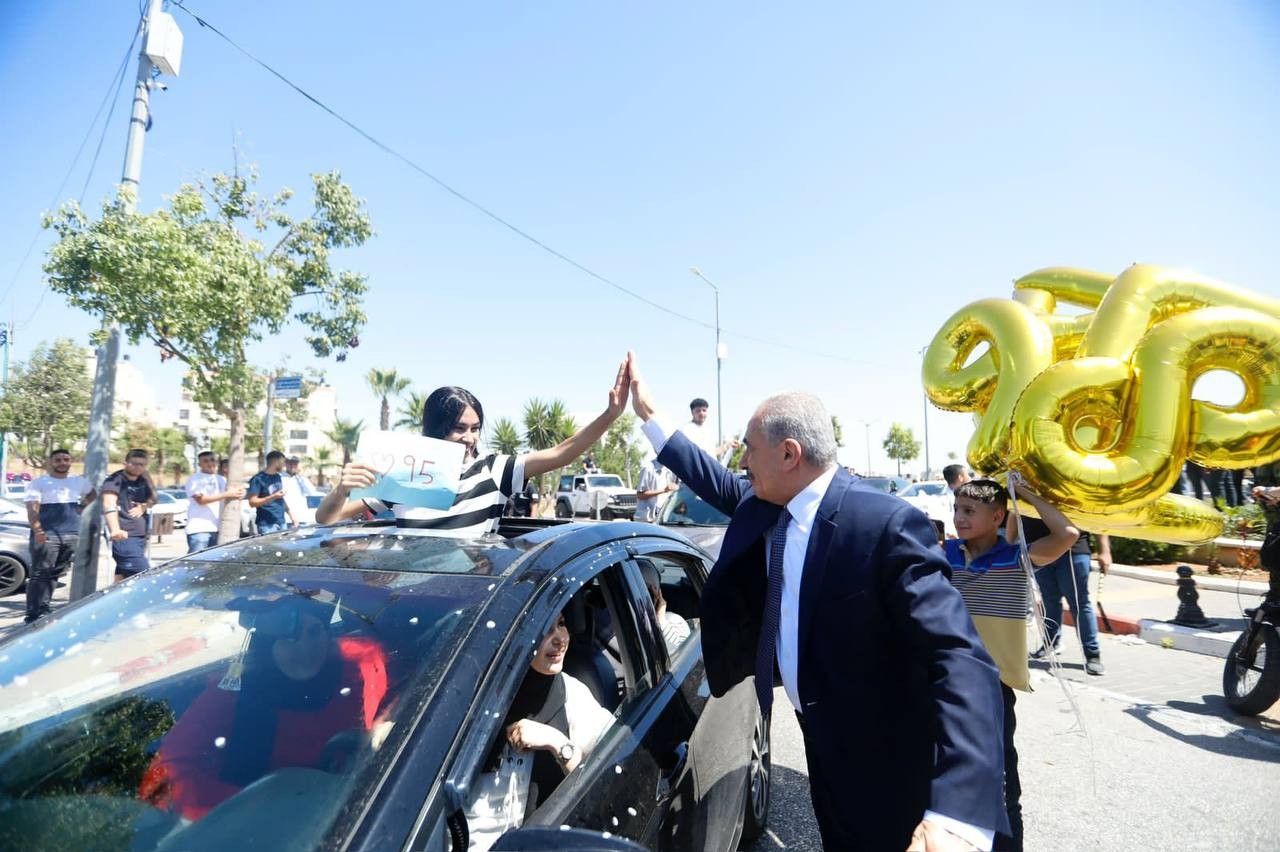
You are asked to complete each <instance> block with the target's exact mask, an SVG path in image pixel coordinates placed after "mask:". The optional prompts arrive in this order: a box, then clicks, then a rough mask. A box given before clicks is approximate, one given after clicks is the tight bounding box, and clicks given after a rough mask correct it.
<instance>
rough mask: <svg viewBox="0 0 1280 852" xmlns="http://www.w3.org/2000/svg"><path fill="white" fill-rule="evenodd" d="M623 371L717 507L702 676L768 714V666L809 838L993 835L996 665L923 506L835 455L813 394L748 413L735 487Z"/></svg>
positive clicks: (940, 840)
mask: <svg viewBox="0 0 1280 852" xmlns="http://www.w3.org/2000/svg"><path fill="white" fill-rule="evenodd" d="M630 369H631V379H632V385H631V389H632V404H633V406H634V408H635V411H636V414H637V415H638V416H639V417H640V419H641V420H643V421H644V427H643V428H644V432H645V434H646V436H648V438H649V440H650V441H651V442H652V443H653V445H654V449H655V450H656V451H657V452H658V459H659V461H661V462H662V463H663V464H664V465H666V466H667V467H668V468H670V469H671V470H672V471H673V472H674V473H676V475H678V476H679V477H680V479H681V480H683V481H684V482H685V483H686V484H688V485H689V487H690V488H692V489H693V490H694V492H696V493H697V494H698V496H700V497H701V498H702V499H703V500H706V501H707V502H708V503H710V504H711V505H713V506H715V507H716V508H717V509H719V510H720V511H722V512H724V513H725V514H727V515H729V516H730V518H731V520H730V523H729V528H728V530H727V531H726V533H725V537H724V542H723V544H722V546H721V549H720V557H719V559H718V560H717V562H716V565H715V567H714V569H713V570H712V572H711V576H710V577H709V578H708V580H707V584H706V587H705V589H704V590H703V595H702V612H701V616H702V648H703V656H704V659H705V661H706V667H707V677H708V680H709V682H710V685H711V690H712V692H713V693H714V694H716V695H723V694H724V693H725V692H726V691H728V690H729V689H730V688H732V687H733V686H734V685H735V684H737V683H740V682H741V681H743V680H745V679H746V678H748V677H752V676H755V678H756V694H757V696H758V697H759V699H760V704H761V708H762V710H764V711H765V712H766V713H767V712H769V711H770V709H771V707H772V704H773V695H774V692H773V683H774V675H775V664H776V671H778V672H780V674H781V680H782V684H781V685H782V687H783V688H784V691H785V694H786V698H787V700H788V701H789V703H790V704H791V705H792V706H793V708H794V709H795V711H796V713H797V716H798V717H799V719H800V724H801V728H802V730H803V732H804V741H805V755H806V758H807V761H808V766H809V784H810V791H811V795H812V799H813V808H814V812H815V814H816V815H817V818H818V826H819V828H820V830H821V832H822V842H823V845H824V847H825V848H827V849H828V850H846V849H848V850H860V849H866V850H875V852H880V850H901V849H907V848H908V846H909V848H910V849H920V850H952V849H961V850H967V849H984V850H989V849H991V844H992V837H993V834H994V833H995V832H1001V833H1004V832H1007V831H1008V819H1007V817H1006V815H1005V808H1004V797H1003V787H1002V784H1003V765H1004V759H1003V747H1002V743H1003V729H1002V719H1003V713H1004V710H1003V704H1002V703H1001V697H1000V681H999V675H998V673H997V670H996V667H995V665H994V663H993V662H992V660H991V657H990V656H989V655H988V654H987V652H986V650H985V649H984V648H983V647H982V643H981V641H980V640H979V639H978V635H977V632H976V631H975V630H974V627H973V623H972V621H971V620H970V618H969V614H968V612H967V610H966V609H965V605H964V602H963V601H962V600H961V598H960V595H959V593H958V592H956V590H955V588H954V587H953V586H952V585H951V582H950V580H949V576H950V569H949V568H948V565H947V561H946V559H945V558H944V557H943V554H942V551H941V549H939V548H938V546H937V536H936V535H935V533H934V530H933V527H932V526H931V525H930V523H929V521H928V519H927V518H926V517H925V516H924V515H923V514H922V513H921V512H920V511H919V510H917V509H915V508H914V507H912V506H911V505H910V504H908V503H906V502H905V501H903V500H900V499H899V498H897V497H894V496H892V495H889V494H884V493H881V492H879V491H876V490H874V489H871V488H868V487H866V486H863V485H861V484H859V483H857V481H856V480H854V479H853V478H852V477H850V476H849V475H848V474H847V473H846V472H845V471H844V470H843V469H842V468H839V467H838V466H837V465H836V458H835V454H836V446H835V437H834V434H833V432H832V428H831V418H830V416H829V415H828V414H827V412H826V409H825V408H824V407H823V405H822V403H821V402H820V401H819V400H818V399H817V398H816V397H812V396H809V395H806V394H784V395H781V396H777V397H772V398H770V399H768V400H765V402H764V403H762V404H761V405H760V407H759V408H758V409H756V412H755V414H754V415H753V416H752V418H751V420H750V422H749V423H748V424H747V431H746V436H745V443H746V448H747V449H746V454H745V455H744V456H743V461H742V464H743V467H745V468H746V469H747V470H748V479H749V484H748V483H747V482H743V481H742V480H741V479H739V478H738V477H736V476H734V475H733V474H732V473H730V472H729V471H728V470H726V469H725V468H724V467H722V466H721V465H720V464H719V463H718V462H716V460H715V459H713V458H712V457H711V456H709V455H707V454H706V453H705V452H703V451H701V450H699V449H698V448H697V447H695V446H694V445H693V444H692V442H690V441H689V440H688V439H687V438H686V437H685V436H684V435H682V434H680V433H678V432H676V431H674V430H672V429H669V428H668V425H667V424H666V423H665V422H664V421H663V419H662V418H661V417H656V416H655V413H656V412H655V408H654V405H653V402H652V399H651V397H650V395H649V391H648V389H647V387H646V386H645V383H644V381H643V380H642V378H641V377H640V373H639V370H638V368H637V366H636V364H635V359H634V356H632V360H631V367H630ZM771 579H772V582H770V580H771Z"/></svg>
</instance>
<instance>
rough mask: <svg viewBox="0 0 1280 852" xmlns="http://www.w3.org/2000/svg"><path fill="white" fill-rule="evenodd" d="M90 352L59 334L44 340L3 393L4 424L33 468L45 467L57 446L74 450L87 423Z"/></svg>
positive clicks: (18, 366) (0, 426) (0, 416)
mask: <svg viewBox="0 0 1280 852" xmlns="http://www.w3.org/2000/svg"><path fill="white" fill-rule="evenodd" d="M88 357H89V353H88V351H87V350H85V349H84V348H83V347H80V346H77V345H76V344H75V343H73V342H72V341H71V340H69V339H68V338H65V337H60V338H58V339H57V340H55V341H54V342H53V344H52V345H49V344H47V343H41V344H40V345H39V346H37V347H36V348H35V349H34V350H32V352H31V357H30V358H28V359H27V360H26V362H24V363H19V364H16V365H14V367H13V374H12V375H10V376H9V381H8V382H7V383H6V384H5V386H4V396H3V397H0V429H3V430H4V431H6V432H8V433H9V434H10V435H11V436H12V437H13V439H14V441H13V447H14V449H15V451H16V452H17V454H18V455H20V456H21V457H22V460H23V461H25V462H26V463H27V464H28V465H30V466H31V467H43V466H44V463H45V460H46V459H47V458H49V453H51V452H53V451H54V450H55V449H57V448H59V447H66V448H67V449H74V448H75V445H76V444H78V443H79V442H81V441H83V440H84V438H85V435H86V434H87V431H88V424H89V394H90V381H89V372H88V370H87V369H86V368H85V365H86V363H87V361H88Z"/></svg>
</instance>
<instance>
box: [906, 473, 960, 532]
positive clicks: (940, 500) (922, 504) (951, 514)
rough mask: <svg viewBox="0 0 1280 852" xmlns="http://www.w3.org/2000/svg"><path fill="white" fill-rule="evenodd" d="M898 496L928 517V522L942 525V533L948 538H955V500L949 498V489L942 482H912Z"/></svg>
mask: <svg viewBox="0 0 1280 852" xmlns="http://www.w3.org/2000/svg"><path fill="white" fill-rule="evenodd" d="M898 496H899V497H901V498H902V499H903V500H906V501H907V502H908V503H910V504H911V505H913V506H915V507H916V508H918V509H920V510H921V511H922V512H924V513H925V514H926V515H928V516H929V520H931V521H933V522H934V525H935V526H936V525H937V524H938V523H941V524H942V528H943V531H944V532H945V534H946V535H947V536H948V537H950V538H955V535H956V525H955V499H954V498H953V497H952V496H951V488H950V486H948V485H947V483H945V482H943V481H942V480H940V479H939V480H936V481H929V482H914V483H912V484H911V485H909V486H907V487H906V488H905V489H903V490H902V491H899V492H898Z"/></svg>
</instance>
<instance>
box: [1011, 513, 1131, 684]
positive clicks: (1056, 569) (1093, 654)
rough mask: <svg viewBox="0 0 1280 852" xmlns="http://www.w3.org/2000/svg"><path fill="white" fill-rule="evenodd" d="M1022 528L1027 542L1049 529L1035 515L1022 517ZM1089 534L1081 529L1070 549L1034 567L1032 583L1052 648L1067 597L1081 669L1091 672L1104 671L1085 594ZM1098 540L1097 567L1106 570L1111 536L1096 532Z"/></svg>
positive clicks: (1040, 656)
mask: <svg viewBox="0 0 1280 852" xmlns="http://www.w3.org/2000/svg"><path fill="white" fill-rule="evenodd" d="M1022 529H1023V532H1024V533H1025V535H1026V537H1027V544H1031V543H1032V542H1034V541H1035V540H1036V539H1039V538H1043V537H1045V536H1046V535H1048V534H1049V528H1048V527H1047V526H1045V524H1044V521H1042V520H1040V519H1039V518H1031V517H1027V516H1026V515H1024V516H1023V517H1022ZM1089 539H1090V534H1089V533H1085V532H1082V533H1081V534H1080V537H1079V538H1078V539H1076V543H1075V544H1074V545H1072V547H1071V550H1070V551H1069V552H1067V553H1064V554H1062V555H1061V556H1059V557H1058V558H1057V559H1056V560H1054V561H1053V562H1050V563H1049V564H1048V565H1045V566H1044V567H1042V568H1037V569H1036V585H1038V586H1039V587H1040V595H1041V597H1042V598H1044V619H1045V622H1046V625H1045V626H1046V627H1047V628H1048V633H1049V642H1050V643H1052V644H1053V647H1054V649H1055V650H1056V649H1057V648H1059V647H1060V646H1061V640H1060V639H1059V637H1058V632H1059V630H1060V629H1061V627H1062V599H1063V598H1066V599H1067V606H1069V607H1071V614H1072V615H1073V616H1074V617H1075V621H1076V625H1077V627H1078V629H1079V631H1080V644H1081V645H1082V646H1083V648H1084V669H1085V671H1086V672H1088V673H1089V674H1091V675H1102V674H1105V673H1106V671H1107V669H1106V667H1105V666H1104V665H1103V664H1102V648H1101V646H1100V645H1099V644H1098V614H1097V613H1096V612H1094V610H1093V601H1092V600H1091V599H1090V595H1089V572H1090V571H1091V570H1092V565H1093V563H1092V559H1093V550H1092V549H1091V548H1090V546H1089ZM1097 539H1098V570H1099V571H1101V573H1103V574H1105V573H1107V569H1108V568H1110V567H1111V539H1110V538H1109V537H1107V536H1105V535H1100V536H1098V537H1097ZM1047 654H1048V650H1047V649H1046V648H1043V647H1042V648H1040V649H1038V650H1036V651H1035V652H1033V653H1032V654H1031V657H1032V659H1036V660H1039V659H1043V658H1044V657H1045V656H1046V655H1047Z"/></svg>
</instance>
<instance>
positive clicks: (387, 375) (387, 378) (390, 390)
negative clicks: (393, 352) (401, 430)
mask: <svg viewBox="0 0 1280 852" xmlns="http://www.w3.org/2000/svg"><path fill="white" fill-rule="evenodd" d="M364 380H365V382H367V383H368V385H369V390H371V391H373V395H374V396H376V397H379V398H381V400H382V409H381V412H380V414H379V418H378V423H379V424H381V425H380V426H379V427H378V428H380V429H381V430H382V431H384V432H385V431H387V430H388V429H390V428H391V397H393V396H399V395H400V394H402V393H404V391H405V390H407V389H408V387H409V380H408V379H405V378H401V376H400V375H399V374H398V373H397V372H396V371H395V370H394V369H392V370H379V369H378V368H377V367H374V368H373V369H372V370H370V371H369V373H368V374H367V375H366V376H365V377H364Z"/></svg>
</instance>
